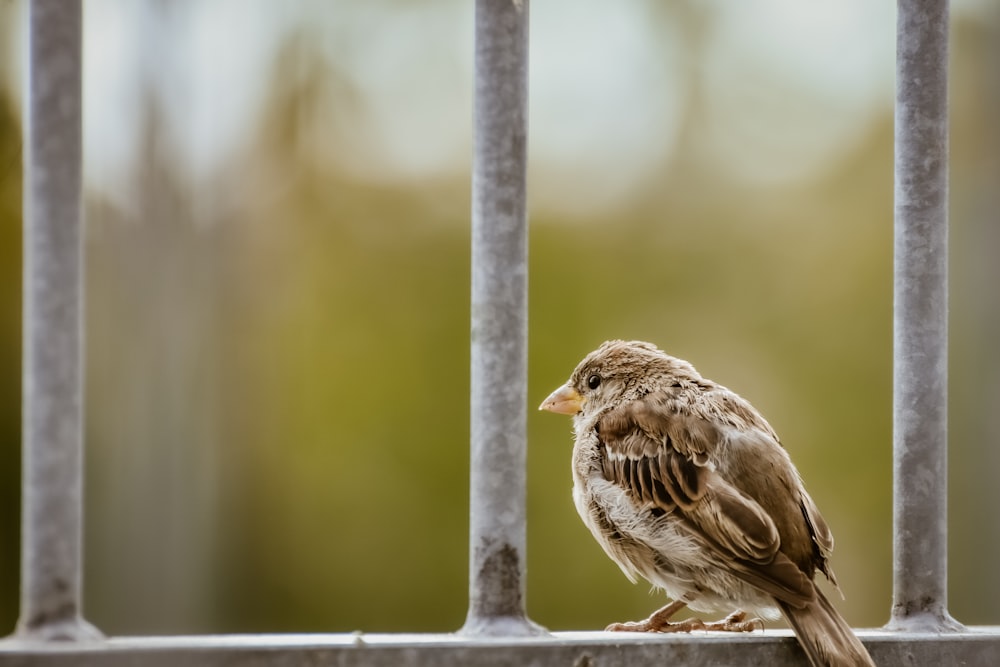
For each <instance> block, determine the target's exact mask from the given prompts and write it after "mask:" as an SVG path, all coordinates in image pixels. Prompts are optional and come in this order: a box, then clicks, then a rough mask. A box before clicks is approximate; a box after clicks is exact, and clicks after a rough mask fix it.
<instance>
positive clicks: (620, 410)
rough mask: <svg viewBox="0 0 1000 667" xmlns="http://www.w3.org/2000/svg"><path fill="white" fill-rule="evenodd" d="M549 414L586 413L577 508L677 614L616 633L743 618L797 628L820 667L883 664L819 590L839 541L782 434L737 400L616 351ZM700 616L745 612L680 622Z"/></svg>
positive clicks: (659, 363) (690, 372) (608, 347)
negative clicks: (818, 578) (687, 614)
mask: <svg viewBox="0 0 1000 667" xmlns="http://www.w3.org/2000/svg"><path fill="white" fill-rule="evenodd" d="M541 409H543V410H550V411H552V412H558V413H563V414H570V415H573V425H574V431H575V434H576V442H575V446H574V448H573V481H574V486H573V497H574V500H575V502H576V507H577V510H578V511H579V513H580V516H581V517H582V518H583V520H584V523H586V524H587V526H588V528H590V530H591V532H592V533H593V534H594V537H595V538H597V541H598V542H599V543H600V544H601V546H602V547H603V548H604V550H605V552H607V554H608V556H610V557H611V558H612V560H614V561H615V562H616V563H617V564H618V566H619V567H620V568H621V569H622V571H623V572H624V573H625V575H626V576H627V577H628V578H629V579H631V580H632V581H635V580H636V579H637V578H638V577H640V576H641V577H643V578H645V579H647V580H648V581H650V582H651V583H653V584H654V585H656V586H658V587H660V588H662V589H664V590H665V591H666V592H667V594H668V595H669V596H670V597H671V598H673V599H674V602H672V603H671V604H669V605H667V606H666V607H664V608H662V609H660V610H659V611H657V612H655V613H654V614H653V615H652V616H650V618H648V619H646V620H645V621H641V622H637V623H624V624H621V623H618V624H613V625H612V626H609V629H612V630H625V631H659V632H671V631H687V630H691V629H695V628H705V629H711V630H730V631H748V630H753V629H757V628H760V627H762V622H761V621H760V619H757V618H753V619H749V620H747V618H746V614H745V613H744V611H743V610H748V611H752V612H754V613H757V614H760V615H762V616H765V617H770V618H776V617H777V616H778V610H780V612H781V613H782V614H784V616H785V617H786V618H787V619H788V622H789V623H790V624H791V626H792V628H793V629H794V630H795V634H796V635H797V636H798V638H799V642H800V643H801V645H802V647H803V649H804V650H805V652H806V654H807V655H808V656H809V660H810V662H811V663H812V664H813V665H815V666H817V667H818V666H835V665H836V666H848V665H852V666H853V665H874V663H873V662H872V660H871V657H870V656H869V655H868V652H867V651H866V650H865V648H864V647H863V646H862V644H861V642H860V641H858V639H857V637H856V636H855V635H854V633H853V632H852V631H851V629H850V626H848V625H847V622H846V621H844V619H843V618H842V617H841V616H840V614H838V613H837V611H836V609H834V607H833V606H832V605H831V604H830V602H829V601H828V600H827V599H826V597H825V596H824V595H823V593H822V592H821V591H820V590H819V589H818V588H817V587H816V585H815V583H814V582H813V575H814V574H815V572H816V570H819V571H820V572H822V573H823V574H824V575H826V577H827V578H828V579H829V580H830V581H831V582H832V583H833V584H834V586H836V585H837V584H836V579H835V578H834V575H833V571H832V570H831V569H830V565H829V562H828V561H829V557H830V553H831V551H832V550H833V535H832V533H831V532H830V529H829V527H828V526H827V525H826V522H825V521H824V520H823V517H822V516H821V515H820V513H819V510H818V509H817V508H816V505H815V503H813V501H812V498H810V497H809V494H807V493H806V491H805V488H804V487H803V485H802V480H801V478H800V477H799V473H798V471H797V470H796V469H795V466H794V465H793V464H792V461H791V459H790V458H789V457H788V454H787V452H786V451H785V450H784V448H783V447H782V446H781V445H780V443H779V441H778V436H777V435H776V434H775V432H774V430H773V429H772V428H771V426H770V424H768V423H767V421H766V420H765V419H764V418H763V417H762V416H761V415H760V414H759V413H758V412H757V411H756V410H755V409H754V408H753V406H751V405H750V404H749V403H748V402H747V401H745V400H743V399H742V398H740V397H739V396H737V395H736V394H735V393H733V392H731V391H729V390H728V389H726V388H725V387H722V386H720V385H718V384H715V383H714V382H712V381H711V380H707V379H705V378H703V377H701V376H700V375H699V374H698V372H697V371H696V370H695V369H694V367H693V366H691V364H689V363H687V362H686V361H682V360H680V359H676V358H674V357H670V356H668V355H666V354H665V353H663V352H662V351H660V350H659V349H657V348H656V347H655V346H654V345H651V344H650V343H643V342H638V341H632V342H625V341H609V342H607V343H604V344H603V345H602V346H601V347H600V348H598V349H597V350H595V351H594V352H592V353H590V354H589V355H588V356H587V357H586V358H585V359H584V360H583V361H582V362H580V365H579V366H577V368H576V370H574V371H573V375H572V376H571V377H570V379H569V381H568V382H567V383H566V384H565V385H563V386H562V387H560V388H559V389H557V390H556V391H555V392H553V393H552V395H551V396H549V397H548V398H547V399H546V400H545V402H543V403H542V406H541ZM685 605H686V606H688V607H690V608H692V609H694V610H696V611H704V612H708V611H727V612H730V611H731V612H733V613H732V614H730V616H728V617H727V618H726V619H724V620H723V621H720V622H716V623H704V622H702V621H699V620H689V621H684V622H680V623H672V622H670V621H669V618H670V616H671V615H672V614H673V613H675V612H676V611H678V610H679V609H681V608H682V607H683V606H685Z"/></svg>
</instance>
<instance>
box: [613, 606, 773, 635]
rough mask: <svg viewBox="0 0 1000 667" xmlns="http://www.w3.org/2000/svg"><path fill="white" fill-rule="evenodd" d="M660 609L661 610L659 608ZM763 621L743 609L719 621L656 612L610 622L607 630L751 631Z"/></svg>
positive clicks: (761, 626) (759, 626)
mask: <svg viewBox="0 0 1000 667" xmlns="http://www.w3.org/2000/svg"><path fill="white" fill-rule="evenodd" d="M661 611H662V610H661ZM763 629H764V621H762V620H761V619H759V618H750V619H748V618H747V613H746V612H745V611H741V610H737V611H734V612H733V613H731V614H730V615H729V616H726V617H725V618H724V619H722V620H721V621H709V622H708V623H706V622H705V621H703V620H701V619H699V618H689V619H687V620H685V621H676V622H674V621H670V620H668V619H666V618H663V617H662V615H661V614H660V612H657V613H655V614H653V615H652V616H650V617H649V618H647V619H646V620H644V621H630V622H627V623H612V624H611V625H609V626H608V627H607V628H605V630H606V631H608V632H691V631H693V630H711V631H714V632H753V631H754V630H763Z"/></svg>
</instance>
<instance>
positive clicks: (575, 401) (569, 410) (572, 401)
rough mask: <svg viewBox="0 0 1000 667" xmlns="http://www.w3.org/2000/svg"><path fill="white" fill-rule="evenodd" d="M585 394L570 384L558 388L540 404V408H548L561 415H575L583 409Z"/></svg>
mask: <svg viewBox="0 0 1000 667" xmlns="http://www.w3.org/2000/svg"><path fill="white" fill-rule="evenodd" d="M583 400H584V399H583V396H580V392H578V391H577V390H576V389H573V387H571V386H569V385H568V384H564V385H563V386H561V387H559V388H558V389H556V390H555V391H554V392H552V393H551V394H549V397H548V398H546V399H545V400H544V401H542V404H541V405H539V406H538V409H539V410H548V411H549V412H556V413H558V414H561V415H575V414H576V413H578V412H580V410H582V409H583Z"/></svg>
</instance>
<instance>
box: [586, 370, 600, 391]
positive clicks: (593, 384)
mask: <svg viewBox="0 0 1000 667" xmlns="http://www.w3.org/2000/svg"><path fill="white" fill-rule="evenodd" d="M587 386H588V387H590V388H591V389H597V388H598V387H600V386H601V376H600V375H598V374H596V373H595V374H593V375H591V376H590V377H589V378H587Z"/></svg>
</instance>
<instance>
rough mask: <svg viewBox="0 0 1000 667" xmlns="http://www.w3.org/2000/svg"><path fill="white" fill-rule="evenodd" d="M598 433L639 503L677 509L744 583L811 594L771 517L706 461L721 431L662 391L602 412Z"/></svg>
mask: <svg viewBox="0 0 1000 667" xmlns="http://www.w3.org/2000/svg"><path fill="white" fill-rule="evenodd" d="M597 435H598V438H599V439H600V441H601V443H602V444H603V445H604V451H605V456H606V457H607V459H608V461H610V462H611V463H612V465H608V464H607V462H605V465H604V466H603V470H604V472H605V476H606V477H607V479H608V480H609V481H611V482H613V483H615V484H618V485H619V486H621V487H623V488H624V489H625V490H626V491H627V492H628V493H629V494H630V495H631V496H632V498H633V499H634V500H635V501H636V503H637V504H640V505H649V506H650V509H654V508H658V509H660V510H662V511H664V512H675V513H676V514H677V515H678V516H679V517H680V518H681V519H682V520H683V521H685V523H686V524H687V525H688V526H689V528H690V529H691V530H692V532H693V533H694V534H697V535H700V536H701V537H702V539H703V541H704V542H705V544H706V548H707V549H710V550H712V551H714V552H715V553H716V555H717V556H718V557H719V558H720V559H721V560H723V561H724V562H727V563H730V564H731V565H732V566H733V572H734V573H735V574H737V576H740V577H741V578H743V579H744V580H745V581H747V582H748V583H751V584H753V585H755V586H757V587H758V588H761V589H762V590H764V591H767V592H768V593H770V594H772V595H774V596H775V597H778V598H779V599H782V600H784V601H786V602H788V603H789V604H793V605H801V604H805V602H806V601H807V600H808V599H811V597H812V591H813V586H812V583H811V580H810V578H809V577H808V576H807V575H806V574H805V573H804V572H803V571H802V570H801V569H800V568H799V567H798V566H797V565H796V564H795V563H794V562H793V561H792V560H790V559H789V558H788V557H787V556H785V555H784V554H782V553H780V551H779V549H780V546H781V539H780V536H779V533H778V529H777V527H776V526H775V524H774V521H773V520H772V519H771V518H770V516H768V514H767V512H766V511H765V510H764V509H763V508H762V507H761V506H760V505H759V504H758V503H757V502H756V501H755V500H754V499H753V498H751V497H749V496H748V495H746V494H745V493H743V492H742V491H740V490H739V489H737V488H736V487H734V486H733V485H731V484H729V483H728V482H727V481H726V480H725V479H724V478H723V477H722V476H721V475H720V474H719V473H718V472H716V470H715V466H714V465H713V464H712V463H711V453H712V452H713V451H714V450H715V449H716V448H717V446H718V444H719V442H720V441H721V439H722V437H723V434H722V432H721V431H720V427H719V426H717V425H716V424H714V423H712V422H710V421H709V420H707V419H703V418H699V417H696V416H693V415H691V414H689V413H688V412H686V411H685V410H684V409H683V405H682V404H680V403H679V402H678V401H677V399H676V398H674V397H673V396H671V395H669V394H667V393H666V392H654V393H652V394H649V395H648V396H646V397H644V398H642V399H639V400H636V401H632V402H630V403H628V404H626V405H623V406H620V407H618V408H615V409H614V410H611V411H609V412H608V413H607V414H605V415H604V416H603V417H602V418H601V419H600V420H599V422H598V424H597ZM608 473H610V474H608ZM803 512H804V513H805V512H807V508H806V506H805V505H803ZM817 516H818V513H817ZM808 518H809V517H807V519H808ZM823 527H824V528H825V524H823ZM821 534H822V533H821ZM821 540H822V538H820V539H817V543H818V544H821ZM820 548H821V549H822V544H821V546H820Z"/></svg>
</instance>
